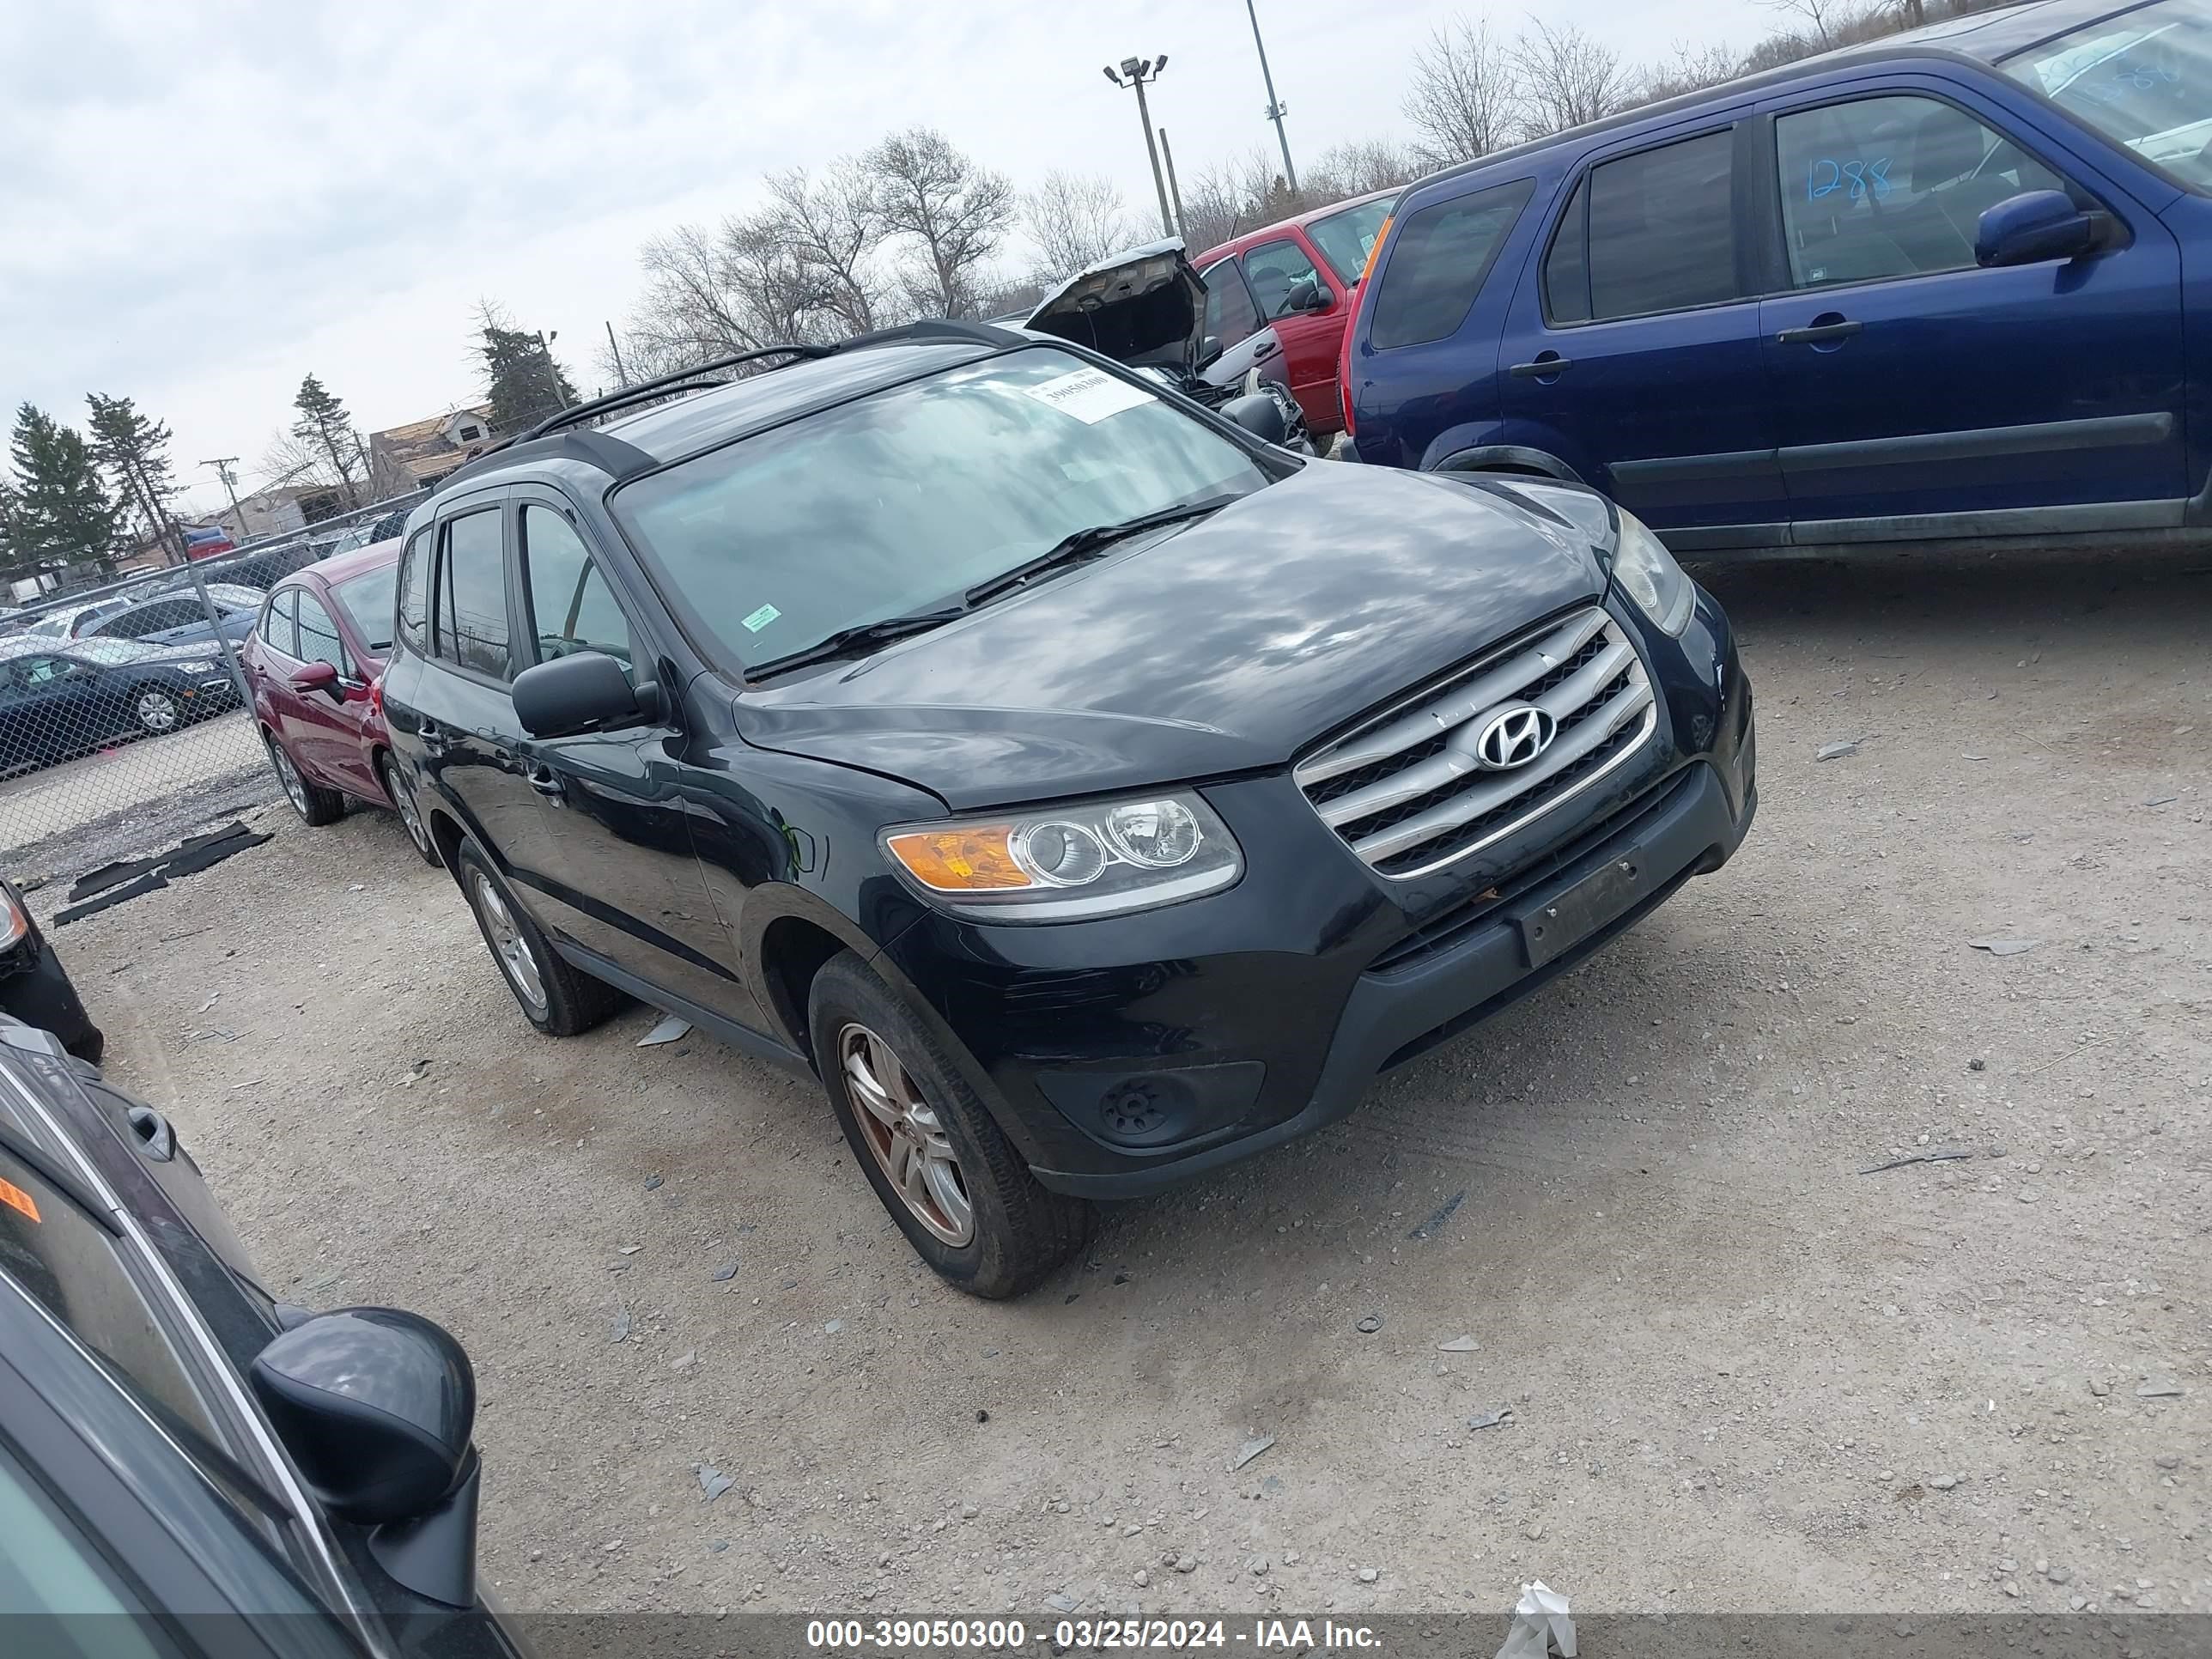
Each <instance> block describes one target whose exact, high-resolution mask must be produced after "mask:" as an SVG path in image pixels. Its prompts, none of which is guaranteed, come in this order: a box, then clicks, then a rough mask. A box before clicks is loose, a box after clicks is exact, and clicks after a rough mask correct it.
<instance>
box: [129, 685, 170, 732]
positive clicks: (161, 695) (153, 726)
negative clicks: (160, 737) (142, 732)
mask: <svg viewBox="0 0 2212 1659" xmlns="http://www.w3.org/2000/svg"><path fill="white" fill-rule="evenodd" d="M176 723H177V702H176V699H175V698H173V697H172V696H169V694H168V693H167V692H166V691H149V692H146V693H144V694H143V696H140V697H139V699H138V724H139V725H140V726H143V727H145V729H146V730H147V731H149V732H167V731H169V730H170V729H171V728H173V726H175V725H176Z"/></svg>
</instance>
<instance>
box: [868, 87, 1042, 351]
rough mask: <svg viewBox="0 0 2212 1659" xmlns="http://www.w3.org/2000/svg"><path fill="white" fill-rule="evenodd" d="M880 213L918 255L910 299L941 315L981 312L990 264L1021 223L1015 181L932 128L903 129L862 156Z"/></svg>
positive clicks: (911, 266) (905, 274)
mask: <svg viewBox="0 0 2212 1659" xmlns="http://www.w3.org/2000/svg"><path fill="white" fill-rule="evenodd" d="M861 164H862V165H863V166H864V167H866V169H867V172H868V175H869V177H870V179H872V181H873V183H874V185H875V191H874V200H875V206H876V211H877V213H878V215H879V216H881V218H882V220H883V222H884V225H885V226H886V227H887V228H889V229H890V232H891V233H892V234H894V235H896V236H900V237H903V238H906V239H908V242H909V244H910V257H909V258H908V260H907V262H906V266H905V269H904V270H902V272H901V282H902V285H903V286H904V288H905V289H906V293H907V297H908V300H909V301H911V302H912V303H913V304H914V305H915V307H916V308H917V309H924V310H927V311H930V312H933V313H935V314H937V315H939V316H941V317H963V316H970V315H973V314H974V312H975V296H976V294H977V292H978V291H979V289H981V288H982V287H983V286H984V285H985V277H984V272H985V268H986V267H987V265H988V264H990V261H991V259H992V257H993V256H994V255H995V254H996V253H997V252H998V251H999V246H1000V243H1001V242H1003V241H1004V240H1006V233H1007V231H1008V230H1010V229H1011V228H1012V226H1013V222H1014V216H1015V211H1016V207H1015V201H1014V186H1013V183H1012V180H1011V179H1008V178H1007V177H1006V174H1004V173H994V172H993V171H991V169H990V168H988V167H982V166H980V165H979V164H977V163H976V162H975V161H970V160H969V158H968V157H967V156H965V155H962V154H961V153H960V152H959V151H958V150H957V149H954V148H953V147H952V145H951V142H950V141H949V140H947V139H946V137H945V135H944V134H943V133H941V132H938V131H934V130H933V129H931V128H928V127H915V128H913V129H911V130H910V131H906V132H896V133H893V134H892V135H891V136H890V137H888V138H885V139H884V141H883V142H882V143H878V145H876V147H875V148H874V149H871V150H870V151H869V152H868V153H867V155H866V156H864V157H863V158H862V163H861Z"/></svg>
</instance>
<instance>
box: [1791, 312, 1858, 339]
mask: <svg viewBox="0 0 2212 1659" xmlns="http://www.w3.org/2000/svg"><path fill="white" fill-rule="evenodd" d="M1865 326H1866V325H1865V324H1864V323H1854V322H1846V321H1845V320H1844V319H1842V318H1840V317H1838V319H1836V320H1835V321H1834V322H1832V323H1814V324H1813V325H1811V326H1810V327H1808V328H1785V329H1784V330H1783V331H1782V332H1781V333H1779V334H1778V335H1776V336H1775V337H1774V338H1775V342H1776V343H1778V344H1779V345H1826V343H1829V342H1830V341H1832V340H1848V339H1850V337H1851V336H1852V335H1854V334H1856V333H1857V332H1858V331H1860V330H1861V329H1863V328H1864V327H1865Z"/></svg>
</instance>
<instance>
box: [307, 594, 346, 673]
mask: <svg viewBox="0 0 2212 1659" xmlns="http://www.w3.org/2000/svg"><path fill="white" fill-rule="evenodd" d="M296 654H297V655H298V657H299V659H300V660H301V662H326V663H328V664H330V665H331V667H333V668H335V669H337V671H338V672H339V673H340V674H341V675H350V673H351V672H352V670H351V669H350V667H349V665H347V662H346V653H345V641H343V640H342V639H340V638H339V637H338V625H337V623H334V622H332V621H331V613H330V612H329V611H325V610H324V609H323V605H322V601H321V600H319V599H316V598H315V596H314V595H313V594H312V593H308V592H301V595H300V649H299V651H298V653H296Z"/></svg>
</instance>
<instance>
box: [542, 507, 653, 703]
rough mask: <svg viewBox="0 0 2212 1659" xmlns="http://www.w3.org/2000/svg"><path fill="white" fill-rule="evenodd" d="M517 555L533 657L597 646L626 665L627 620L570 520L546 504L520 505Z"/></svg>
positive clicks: (562, 654)
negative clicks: (535, 650) (525, 585)
mask: <svg viewBox="0 0 2212 1659" xmlns="http://www.w3.org/2000/svg"><path fill="white" fill-rule="evenodd" d="M522 558H523V567H522V568H523V569H524V571H525V572H526V575H527V579H528V581H529V585H530V628H531V632H532V635H534V636H535V637H536V640H537V645H538V661H540V662H550V661H552V660H553V659H554V658H556V657H565V656H568V655H570V654H571V653H574V652H578V651H602V652H605V653H606V654H607V655H608V656H610V657H612V658H613V659H615V660H616V661H617V662H619V663H620V664H622V665H623V667H624V668H628V667H629V665H630V663H631V660H632V657H631V650H630V640H629V618H628V617H624V616H623V613H622V607H621V606H619V605H617V604H616V603H615V596H614V594H613V593H612V592H610V591H609V590H608V587H607V582H606V578H605V577H604V576H602V575H600V574H599V566H598V565H596V564H594V563H593V562H592V556H591V553H590V552H589V550H586V547H585V546H584V542H583V538H581V537H580V536H579V535H577V533H576V532H575V528H574V526H572V525H570V524H569V522H568V520H566V519H564V518H562V516H561V515H560V514H559V513H556V512H555V511H554V510H553V509H552V508H551V507H524V508H523V509H522Z"/></svg>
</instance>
